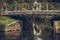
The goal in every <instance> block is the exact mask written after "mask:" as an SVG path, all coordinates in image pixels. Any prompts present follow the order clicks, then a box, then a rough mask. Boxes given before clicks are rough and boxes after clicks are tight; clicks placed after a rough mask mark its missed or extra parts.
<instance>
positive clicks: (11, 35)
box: [0, 31, 20, 40]
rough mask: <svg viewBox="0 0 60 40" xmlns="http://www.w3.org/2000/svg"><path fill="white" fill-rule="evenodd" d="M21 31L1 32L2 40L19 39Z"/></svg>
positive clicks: (0, 38)
mask: <svg viewBox="0 0 60 40" xmlns="http://www.w3.org/2000/svg"><path fill="white" fill-rule="evenodd" d="M19 37H20V31H14V32H0V40H19Z"/></svg>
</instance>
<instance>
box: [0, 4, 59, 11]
mask: <svg viewBox="0 0 60 40" xmlns="http://www.w3.org/2000/svg"><path fill="white" fill-rule="evenodd" d="M21 10H22V11H27V10H28V11H29V10H37V11H42V10H45V11H46V10H60V3H36V4H34V3H31V4H27V3H23V4H22V3H20V4H19V3H15V4H7V3H4V5H3V6H2V7H0V11H21Z"/></svg>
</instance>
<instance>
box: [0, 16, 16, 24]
mask: <svg viewBox="0 0 60 40" xmlns="http://www.w3.org/2000/svg"><path fill="white" fill-rule="evenodd" d="M13 21H15V20H14V19H11V18H8V17H7V18H6V17H2V16H0V23H1V24H4V25H7V24H10V23H11V22H13Z"/></svg>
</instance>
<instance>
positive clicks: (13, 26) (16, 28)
mask: <svg viewBox="0 0 60 40" xmlns="http://www.w3.org/2000/svg"><path fill="white" fill-rule="evenodd" d="M21 27H22V26H21V23H20V22H19V21H14V22H12V23H11V24H8V25H7V26H5V32H7V31H11V32H12V31H19V30H21Z"/></svg>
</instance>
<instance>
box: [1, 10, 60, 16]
mask: <svg viewBox="0 0 60 40" xmlns="http://www.w3.org/2000/svg"><path fill="white" fill-rule="evenodd" d="M20 14H50V15H53V14H55V15H60V10H42V11H39V10H24V11H1V12H0V15H20Z"/></svg>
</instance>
